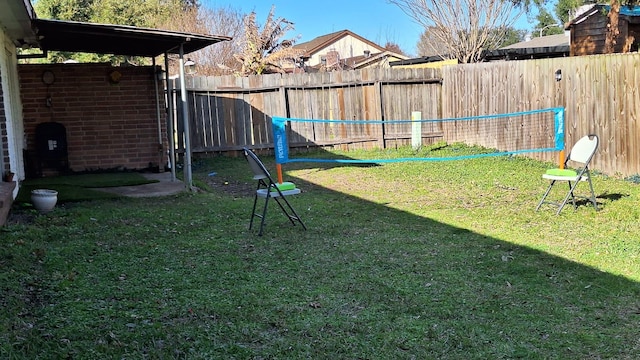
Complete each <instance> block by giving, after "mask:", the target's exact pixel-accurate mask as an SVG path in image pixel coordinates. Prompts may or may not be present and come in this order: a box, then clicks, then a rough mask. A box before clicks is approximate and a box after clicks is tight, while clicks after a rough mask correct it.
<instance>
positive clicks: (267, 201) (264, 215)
mask: <svg viewBox="0 0 640 360" xmlns="http://www.w3.org/2000/svg"><path fill="white" fill-rule="evenodd" d="M268 205H269V196H267V197H266V198H265V199H264V209H263V210H262V215H261V216H260V217H261V218H262V220H261V221H260V231H258V236H262V229H264V221H265V219H266V218H267V206H268Z"/></svg>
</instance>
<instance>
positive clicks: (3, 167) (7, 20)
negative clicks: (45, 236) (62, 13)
mask: <svg viewBox="0 0 640 360" xmlns="http://www.w3.org/2000/svg"><path fill="white" fill-rule="evenodd" d="M34 16H35V13H34V11H33V7H32V6H31V2H30V1H29V0H8V1H2V2H0V173H1V174H2V179H1V180H0V181H1V182H0V225H3V224H4V222H5V219H6V217H7V214H8V212H9V209H10V208H11V204H12V203H13V199H14V198H15V196H16V195H17V194H18V186H17V182H16V181H15V179H20V178H24V169H23V168H22V166H21V164H22V147H23V139H24V129H23V125H22V124H23V122H22V119H23V116H22V104H21V100H20V84H19V77H18V60H17V52H18V47H19V46H33V45H35V44H36V35H35V33H34V32H33V30H32V28H31V19H32V18H33V17H34Z"/></svg>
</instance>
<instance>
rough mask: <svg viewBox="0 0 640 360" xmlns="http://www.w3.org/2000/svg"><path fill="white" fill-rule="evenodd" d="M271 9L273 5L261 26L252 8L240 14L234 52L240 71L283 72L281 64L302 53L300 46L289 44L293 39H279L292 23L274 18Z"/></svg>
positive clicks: (290, 62) (246, 72)
mask: <svg viewBox="0 0 640 360" xmlns="http://www.w3.org/2000/svg"><path fill="white" fill-rule="evenodd" d="M274 11H275V7H271V11H269V15H268V16H267V21H266V22H265V24H264V26H263V27H262V30H260V26H259V25H258V24H257V23H256V13H255V12H252V13H251V14H249V15H247V16H246V17H245V18H244V38H243V39H242V51H241V52H240V53H238V54H236V55H235V57H236V60H237V61H238V62H239V63H240V64H242V68H241V70H240V74H241V75H251V74H267V73H275V72H284V71H285V70H284V66H286V65H289V64H295V62H296V61H297V60H298V58H299V57H300V56H301V55H302V53H303V51H302V50H296V49H294V48H293V44H294V43H295V40H296V39H284V40H281V38H282V37H283V36H284V35H285V33H287V32H288V31H289V30H293V29H294V26H293V23H292V22H290V21H288V20H286V19H283V18H274Z"/></svg>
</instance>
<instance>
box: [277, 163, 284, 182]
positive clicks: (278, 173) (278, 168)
mask: <svg viewBox="0 0 640 360" xmlns="http://www.w3.org/2000/svg"><path fill="white" fill-rule="evenodd" d="M276 174H277V175H278V184H282V183H283V182H284V181H283V180H282V164H276Z"/></svg>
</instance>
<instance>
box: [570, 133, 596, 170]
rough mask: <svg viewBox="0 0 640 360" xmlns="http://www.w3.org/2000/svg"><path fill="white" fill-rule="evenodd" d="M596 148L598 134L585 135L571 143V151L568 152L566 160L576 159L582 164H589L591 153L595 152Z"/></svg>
mask: <svg viewBox="0 0 640 360" xmlns="http://www.w3.org/2000/svg"><path fill="white" fill-rule="evenodd" d="M597 148H598V136H597V135H593V134H590V135H587V136H584V137H582V138H580V140H578V142H576V143H575V145H573V148H572V149H571V152H570V153H569V157H568V158H567V160H571V161H576V162H579V163H583V164H589V162H590V161H591V158H592V157H593V154H595V152H596V149H597Z"/></svg>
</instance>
